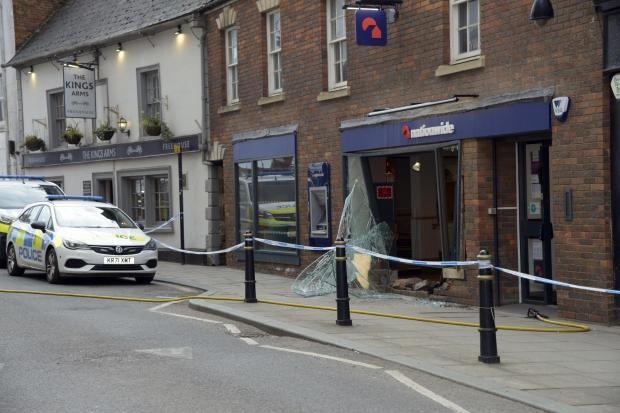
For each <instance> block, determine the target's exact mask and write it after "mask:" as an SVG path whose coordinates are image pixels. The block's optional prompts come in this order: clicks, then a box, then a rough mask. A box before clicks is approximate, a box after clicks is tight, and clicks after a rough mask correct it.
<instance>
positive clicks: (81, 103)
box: [63, 66, 97, 119]
mask: <svg viewBox="0 0 620 413" xmlns="http://www.w3.org/2000/svg"><path fill="white" fill-rule="evenodd" d="M63 80H64V81H63V84H64V89H65V117H67V118H84V119H96V118H97V101H96V97H95V71H94V70H90V69H86V68H82V67H73V66H64V67H63Z"/></svg>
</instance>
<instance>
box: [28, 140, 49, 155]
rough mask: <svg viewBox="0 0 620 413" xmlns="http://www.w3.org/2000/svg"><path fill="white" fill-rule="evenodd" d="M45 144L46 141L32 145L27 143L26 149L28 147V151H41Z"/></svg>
mask: <svg viewBox="0 0 620 413" xmlns="http://www.w3.org/2000/svg"><path fill="white" fill-rule="evenodd" d="M44 146H45V143H44V142H43V141H41V142H40V143H37V144H34V143H33V144H30V145H26V149H28V152H41V150H42V149H43V147H44Z"/></svg>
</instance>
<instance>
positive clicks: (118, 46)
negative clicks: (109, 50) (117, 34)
mask: <svg viewBox="0 0 620 413" xmlns="http://www.w3.org/2000/svg"><path fill="white" fill-rule="evenodd" d="M122 51H123V44H122V43H119V44H118V45H117V46H116V53H120V52H122Z"/></svg>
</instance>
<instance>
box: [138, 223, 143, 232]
mask: <svg viewBox="0 0 620 413" xmlns="http://www.w3.org/2000/svg"><path fill="white" fill-rule="evenodd" d="M138 228H140V230H141V231H144V224H142V223H139V224H138Z"/></svg>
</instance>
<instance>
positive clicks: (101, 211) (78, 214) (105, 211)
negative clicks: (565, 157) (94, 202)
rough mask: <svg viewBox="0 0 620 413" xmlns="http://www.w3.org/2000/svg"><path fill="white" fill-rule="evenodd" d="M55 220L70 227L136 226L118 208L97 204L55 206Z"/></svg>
mask: <svg viewBox="0 0 620 413" xmlns="http://www.w3.org/2000/svg"><path fill="white" fill-rule="evenodd" d="M56 221H58V225H60V226H61V227H71V228H136V226H135V225H134V223H133V222H132V221H131V219H129V217H128V216H127V215H125V213H124V212H123V211H121V210H120V209H118V208H110V207H97V206H71V205H58V206H56Z"/></svg>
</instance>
